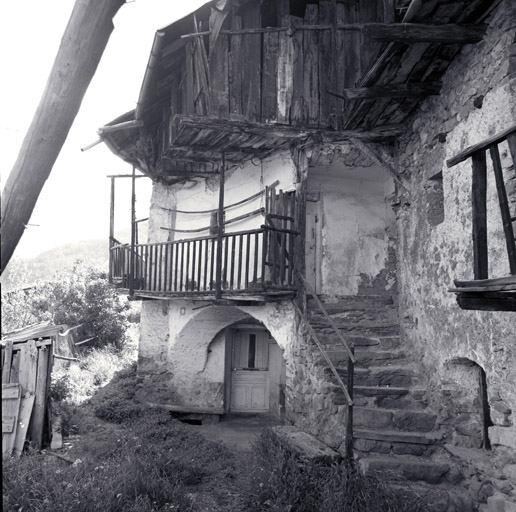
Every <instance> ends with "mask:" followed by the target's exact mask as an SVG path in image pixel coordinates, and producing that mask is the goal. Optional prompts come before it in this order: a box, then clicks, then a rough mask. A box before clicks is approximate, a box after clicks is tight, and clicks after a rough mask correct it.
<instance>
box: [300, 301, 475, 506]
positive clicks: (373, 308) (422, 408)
mask: <svg viewBox="0 0 516 512" xmlns="http://www.w3.org/2000/svg"><path fill="white" fill-rule="evenodd" d="M319 298H320V299H321V301H322V302H323V304H324V307H325V309H326V311H327V312H328V314H329V315H330V317H331V318H332V320H333V321H334V322H335V324H336V326H337V327H338V328H339V329H340V331H341V333H342V334H343V335H344V337H345V338H346V339H347V340H348V342H352V343H353V345H354V346H355V356H356V359H357V362H356V365H355V372H354V412H353V431H354V436H353V437H354V454H355V457H356V458H357V459H358V460H359V463H360V466H361V467H362V469H363V470H364V472H365V473H366V474H368V473H373V472H374V473H382V472H385V473H388V474H389V475H391V476H394V475H395V476H396V478H399V480H400V485H410V487H411V488H413V489H415V490H416V491H417V492H418V493H421V495H423V496H425V501H427V502H428V504H430V505H431V506H432V510H436V511H439V512H446V511H449V512H452V511H453V512H458V511H472V510H474V507H473V505H472V503H471V500H469V498H468V497H467V496H466V495H465V494H464V493H463V492H462V491H460V490H459V489H457V488H456V485H457V484H458V483H459V482H460V481H461V479H462V476H461V473H460V471H459V470H458V469H457V467H456V466H455V465H454V464H453V462H451V460H450V457H448V456H447V453H446V451H445V450H444V449H443V448H442V446H441V443H440V441H441V440H442V439H443V436H444V433H443V432H442V431H441V430H440V429H439V424H438V421H437V416H436V415H435V414H434V413H433V412H432V411H430V410H429V409H428V407H427V401H426V399H425V398H426V396H425V395H426V392H425V387H424V382H422V380H421V377H420V374H419V371H418V364H417V362H416V361H414V360H413V359H412V358H411V354H410V353H409V351H408V348H407V347H404V346H403V345H402V342H401V340H400V332H399V321H398V317H397V311H396V306H395V304H394V300H393V299H392V297H386V296H379V295H368V296H345V297H337V298H332V299H330V298H328V297H324V296H320V297H319ZM307 311H308V320H309V322H310V324H311V325H312V327H313V328H314V330H315V331H316V333H317V336H318V337H319V339H320V341H321V342H322V343H323V346H324V348H325V350H326V352H327V354H328V356H330V359H331V361H332V363H333V364H334V366H335V367H336V369H337V372H338V373H339V375H340V376H341V378H342V379H343V381H344V382H346V378H347V353H346V352H345V350H344V349H343V348H342V347H341V345H340V343H339V341H338V337H337V335H336V334H335V333H334V331H333V330H332V329H331V328H330V326H329V325H328V322H327V320H326V319H325V318H324V316H323V314H322V313H321V312H320V310H319V308H318V307H317V305H316V303H315V301H314V300H313V299H312V298H311V297H310V296H308V299H307ZM320 364H321V365H326V362H325V361H324V359H323V358H321V361H320ZM324 371H325V373H327V376H328V380H329V381H331V382H333V384H335V387H334V388H333V395H332V399H333V402H334V403H335V404H336V405H344V404H346V400H345V397H344V393H343V391H342V390H341V389H340V388H339V387H338V386H337V385H336V382H335V381H334V377H333V376H332V373H331V370H330V368H327V367H326V368H325V369H324Z"/></svg>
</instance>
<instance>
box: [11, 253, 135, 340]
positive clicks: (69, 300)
mask: <svg viewBox="0 0 516 512" xmlns="http://www.w3.org/2000/svg"><path fill="white" fill-rule="evenodd" d="M2 302H3V312H2V332H4V333H6V332H9V331H12V330H14V329H17V328H19V327H23V326H25V325H28V324H31V323H35V322H43V321H47V320H49V321H51V322H52V323H54V324H56V325H57V324H66V325H68V326H69V327H75V326H77V325H80V326H81V327H80V328H79V329H77V339H78V340H79V341H81V340H84V339H88V338H94V339H92V340H91V342H89V343H87V345H86V346H87V347H88V348H93V347H102V346H106V345H113V346H114V347H115V348H117V349H120V348H121V347H122V346H123V344H124V341H125V331H126V329H127V323H128V321H127V314H126V313H127V312H128V310H129V304H128V302H127V301H126V300H122V299H121V297H120V296H119V295H118V294H117V292H116V291H115V290H114V289H113V288H112V287H111V286H110V285H109V283H108V280H107V274H106V272H105V271H102V270H99V269H96V268H94V267H85V266H84V265H83V264H82V262H81V261H77V262H76V263H75V265H74V267H73V269H72V271H71V272H70V273H69V274H66V275H64V276H60V278H59V279H56V280H54V281H50V282H47V283H43V284H40V285H36V286H34V287H33V288H30V289H28V290H20V291H17V292H12V293H9V294H6V295H5V296H4V297H3V300H2Z"/></svg>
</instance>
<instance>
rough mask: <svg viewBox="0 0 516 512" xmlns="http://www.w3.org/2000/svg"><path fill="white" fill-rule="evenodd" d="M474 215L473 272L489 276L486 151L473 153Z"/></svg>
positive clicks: (476, 274)
mask: <svg viewBox="0 0 516 512" xmlns="http://www.w3.org/2000/svg"><path fill="white" fill-rule="evenodd" d="M472 163H473V176H472V185H471V187H472V190H471V194H472V197H471V200H472V216H473V274H474V276H475V279H487V277H488V251H487V165H486V152H485V151H478V152H477V153H475V154H474V155H473V162H472Z"/></svg>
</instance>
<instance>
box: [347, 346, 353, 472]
mask: <svg viewBox="0 0 516 512" xmlns="http://www.w3.org/2000/svg"><path fill="white" fill-rule="evenodd" d="M350 350H351V353H352V354H353V355H354V354H355V347H354V346H353V345H351V347H350ZM354 378H355V363H354V362H353V359H352V358H351V357H348V382H347V387H348V393H349V396H350V398H351V400H352V401H351V403H348V421H347V424H346V459H347V460H348V461H349V462H351V461H352V460H353V386H354V382H353V381H354Z"/></svg>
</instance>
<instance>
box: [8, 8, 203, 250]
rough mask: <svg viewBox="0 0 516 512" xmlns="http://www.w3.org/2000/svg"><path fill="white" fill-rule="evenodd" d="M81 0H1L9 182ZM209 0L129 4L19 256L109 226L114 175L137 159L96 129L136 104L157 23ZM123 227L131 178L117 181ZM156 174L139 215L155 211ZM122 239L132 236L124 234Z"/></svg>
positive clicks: (143, 182)
mask: <svg viewBox="0 0 516 512" xmlns="http://www.w3.org/2000/svg"><path fill="white" fill-rule="evenodd" d="M74 3H75V2H74V0H45V1H42V0H24V1H23V2H15V1H11V2H2V4H1V7H0V69H1V70H2V80H1V81H0V136H1V148H2V166H1V168H0V176H1V182H2V189H3V187H4V184H5V180H6V178H7V176H8V174H9V172H10V170H11V169H12V167H13V165H14V163H15V161H16V158H17V156H18V151H19V148H20V146H21V144H22V141H23V138H24V136H25V134H26V132H27V130H28V128H29V126H30V123H31V121H32V117H33V115H34V112H35V111H36V108H37V106H38V104H39V100H40V97H41V94H42V93H43V90H44V88H45V84H46V81H47V77H48V75H49V73H50V70H51V67H52V64H53V62H54V58H55V56H56V53H57V50H58V48H59V44H60V42H61V36H62V34H63V32H64V29H65V27H66V24H67V22H68V19H69V17H70V14H71V12H72V8H73V5H74ZM204 3H206V0H189V1H188V2H179V1H178V0H135V1H132V2H128V3H126V4H125V5H123V6H122V8H121V9H120V11H119V12H118V13H117V15H116V17H115V20H114V25H115V29H114V31H113V33H112V34H111V38H110V40H109V42H108V45H107V47H106V50H105V51H104V55H103V56H102V60H101V62H100V64H99V66H98V68H97V71H96V73H95V76H94V77H93V80H92V81H91V83H90V85H89V88H88V91H87V92H86V95H85V97H84V99H83V102H82V105H81V109H80V111H79V113H78V115H77V117H76V118H75V122H74V124H73V126H72V128H71V130H70V132H69V134H68V138H67V140H66V142H65V144H64V146H63V148H62V149H61V153H60V155H59V157H58V159H57V161H56V163H55V164H54V167H53V169H52V172H51V174H50V177H49V179H48V180H47V182H46V184H45V186H44V188H43V190H42V192H41V194H40V196H39V199H38V203H37V205H36V208H35V209H34V212H33V214H32V217H31V220H30V223H29V224H30V225H29V226H28V227H27V229H26V230H25V233H24V235H23V237H22V239H21V241H20V242H19V244H18V247H17V248H16V251H15V253H14V257H33V256H36V255H37V254H39V253H41V252H43V251H45V250H48V249H50V248H52V247H55V246H58V245H63V244H67V243H72V242H77V241H80V240H87V239H91V238H102V237H106V241H107V237H108V235H109V199H110V180H109V179H108V178H106V176H107V175H109V174H129V173H130V172H131V167H130V166H129V165H128V164H126V163H125V162H123V161H122V160H121V159H119V158H117V157H116V156H114V155H113V154H112V153H111V152H110V151H109V149H108V148H107V147H106V146H105V145H104V144H99V145H97V146H95V147H93V148H91V149H89V150H87V151H84V152H81V148H84V147H85V146H87V145H89V144H91V143H92V142H94V141H96V140H97V139H98V135H97V129H98V128H100V127H101V126H103V125H105V124H107V123H108V122H109V121H111V120H113V119H114V118H116V117H118V116H119V115H121V114H123V113H125V112H127V111H129V110H132V109H133V108H135V106H136V102H137V100H138V95H139V92H140V87H141V83H142V80H143V75H144V72H145V68H146V65H147V61H148V58H149V55H150V51H151V46H152V42H153V40H154V34H155V32H156V30H158V29H159V28H161V27H164V26H166V25H169V24H170V23H172V22H173V21H175V20H177V19H179V18H181V17H183V16H185V15H186V14H188V13H189V12H192V11H193V10H195V9H196V8H197V7H199V6H200V5H202V4H204ZM117 181H118V184H117V195H116V213H117V215H116V219H115V227H116V228H117V229H129V225H130V224H129V222H130V180H128V179H125V180H124V179H119V180H117ZM150 188H151V187H150V180H147V179H139V180H137V212H136V216H137V218H144V217H147V216H148V206H149V199H150ZM123 241H124V242H125V241H127V242H128V240H123Z"/></svg>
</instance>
